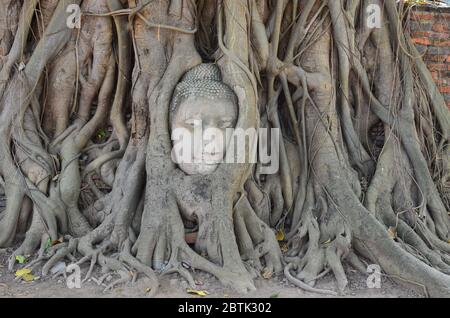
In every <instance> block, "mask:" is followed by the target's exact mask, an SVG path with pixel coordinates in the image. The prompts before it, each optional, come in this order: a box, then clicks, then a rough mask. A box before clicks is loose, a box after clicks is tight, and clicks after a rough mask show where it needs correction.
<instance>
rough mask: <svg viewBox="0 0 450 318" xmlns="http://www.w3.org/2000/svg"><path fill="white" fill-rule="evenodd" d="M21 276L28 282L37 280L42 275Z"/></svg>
mask: <svg viewBox="0 0 450 318" xmlns="http://www.w3.org/2000/svg"><path fill="white" fill-rule="evenodd" d="M21 278H22V279H23V280H24V281H26V282H33V281H35V280H38V279H39V278H40V277H39V276H34V275H33V274H30V273H29V274H25V275H23V276H21Z"/></svg>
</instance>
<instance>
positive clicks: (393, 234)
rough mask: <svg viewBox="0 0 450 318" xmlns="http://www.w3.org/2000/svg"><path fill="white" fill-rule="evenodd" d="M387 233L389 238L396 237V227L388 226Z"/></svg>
mask: <svg viewBox="0 0 450 318" xmlns="http://www.w3.org/2000/svg"><path fill="white" fill-rule="evenodd" d="M388 234H389V236H390V237H391V238H393V239H394V238H396V237H397V229H396V228H395V227H392V226H390V227H389V229H388Z"/></svg>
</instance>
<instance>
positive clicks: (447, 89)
mask: <svg viewBox="0 0 450 318" xmlns="http://www.w3.org/2000/svg"><path fill="white" fill-rule="evenodd" d="M439 91H440V92H441V93H442V94H450V86H444V87H440V88H439Z"/></svg>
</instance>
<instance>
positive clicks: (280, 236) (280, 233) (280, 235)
mask: <svg viewBox="0 0 450 318" xmlns="http://www.w3.org/2000/svg"><path fill="white" fill-rule="evenodd" d="M275 237H276V239H277V241H279V242H281V241H284V238H285V235H284V231H283V230H279V231H278V232H277V235H276V236H275Z"/></svg>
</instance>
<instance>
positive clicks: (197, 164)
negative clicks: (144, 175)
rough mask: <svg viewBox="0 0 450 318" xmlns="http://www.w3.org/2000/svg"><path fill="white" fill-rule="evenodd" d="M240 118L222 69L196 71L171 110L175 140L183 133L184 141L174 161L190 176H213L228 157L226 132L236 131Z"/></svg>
mask: <svg viewBox="0 0 450 318" xmlns="http://www.w3.org/2000/svg"><path fill="white" fill-rule="evenodd" d="M237 118H238V101H237V97H236V95H235V94H234V92H233V90H232V89H231V88H230V87H229V86H227V85H226V84H224V83H223V82H222V76H221V72H220V69H219V68H218V67H217V66H216V65H215V64H200V65H198V66H196V67H194V68H193V69H191V70H190V71H188V72H187V73H186V74H185V75H184V77H183V78H182V80H181V82H180V83H178V85H177V86H176V88H175V91H174V95H173V98H172V102H171V106H170V127H171V130H172V139H173V140H175V139H179V138H180V136H179V135H180V134H179V133H180V132H181V134H183V136H182V138H183V140H184V141H183V143H182V146H181V147H178V149H177V150H176V151H173V152H172V159H173V160H174V161H175V162H176V163H177V164H178V167H179V168H180V169H181V170H182V171H184V172H185V173H186V174H188V175H199V174H200V175H207V174H211V173H213V172H214V171H215V170H216V169H217V167H218V166H219V164H220V163H221V162H222V161H223V158H224V156H225V152H226V147H227V144H226V130H227V129H229V128H234V127H235V125H236V122H237ZM176 132H178V133H176ZM175 135H178V137H176V136H175ZM174 149H175V147H174Z"/></svg>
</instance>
